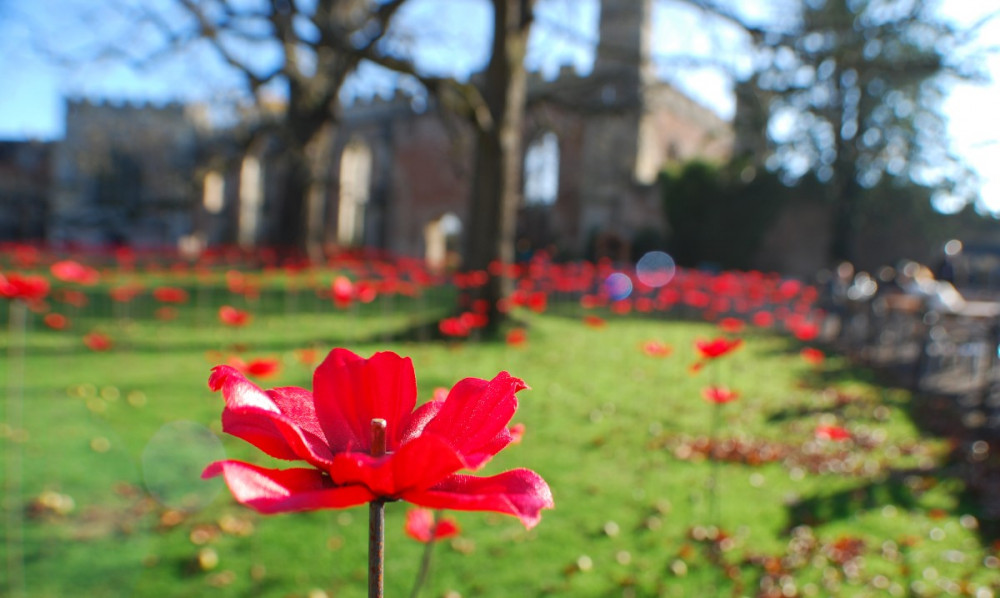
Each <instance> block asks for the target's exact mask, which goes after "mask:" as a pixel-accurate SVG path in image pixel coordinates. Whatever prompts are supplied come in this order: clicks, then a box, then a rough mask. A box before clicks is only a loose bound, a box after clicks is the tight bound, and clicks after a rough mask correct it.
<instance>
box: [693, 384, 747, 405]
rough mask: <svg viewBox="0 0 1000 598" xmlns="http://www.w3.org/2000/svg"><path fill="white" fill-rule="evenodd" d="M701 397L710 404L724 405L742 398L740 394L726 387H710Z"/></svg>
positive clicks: (702, 392)
mask: <svg viewBox="0 0 1000 598" xmlns="http://www.w3.org/2000/svg"><path fill="white" fill-rule="evenodd" d="M701 396H702V397H704V398H705V400H706V401H708V402H709V403H715V404H716V405H723V404H725V403H731V402H733V401H735V400H736V399H738V398H740V393H738V392H736V391H735V390H730V389H729V388H726V387H725V386H709V387H707V388H705V389H703V390H702V391H701Z"/></svg>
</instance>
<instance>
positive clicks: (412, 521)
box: [403, 508, 461, 544]
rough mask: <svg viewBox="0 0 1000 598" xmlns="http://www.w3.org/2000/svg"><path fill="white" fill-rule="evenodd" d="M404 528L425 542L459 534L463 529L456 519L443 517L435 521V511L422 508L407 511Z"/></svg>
mask: <svg viewBox="0 0 1000 598" xmlns="http://www.w3.org/2000/svg"><path fill="white" fill-rule="evenodd" d="M403 529H404V531H405V532H406V535H407V536H409V537H411V538H413V539H414V540H416V541H417V542H423V543H424V544H426V543H428V542H437V541H439V540H444V539H447V538H451V537H454V536H457V535H458V534H459V532H460V531H461V530H460V529H459V528H458V524H457V523H455V520H454V519H451V518H450V517H441V518H438V520H437V521H434V512H433V511H431V510H430V509H421V508H416V509H410V510H409V511H407V512H406V525H405V526H404V528H403Z"/></svg>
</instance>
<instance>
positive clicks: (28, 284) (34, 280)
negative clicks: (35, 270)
mask: <svg viewBox="0 0 1000 598" xmlns="http://www.w3.org/2000/svg"><path fill="white" fill-rule="evenodd" d="M48 294H49V281H48V280H47V279H46V278H45V277H43V276H37V275H21V274H18V273H16V272H8V273H7V274H0V297H5V298H7V299H20V300H22V301H27V302H32V301H39V300H41V299H42V298H44V297H45V296H46V295H48Z"/></svg>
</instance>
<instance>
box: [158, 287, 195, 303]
mask: <svg viewBox="0 0 1000 598" xmlns="http://www.w3.org/2000/svg"><path fill="white" fill-rule="evenodd" d="M153 298H154V299H156V300H157V301H159V302H160V303H184V302H185V301H187V300H188V293H187V291H185V290H184V289H179V288H177V287H158V288H156V289H153Z"/></svg>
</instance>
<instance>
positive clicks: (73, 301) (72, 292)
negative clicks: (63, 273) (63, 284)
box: [54, 289, 89, 307]
mask: <svg viewBox="0 0 1000 598" xmlns="http://www.w3.org/2000/svg"><path fill="white" fill-rule="evenodd" d="M54 295H55V298H56V299H57V300H59V301H61V302H63V303H66V304H67V305H72V306H73V307H85V306H86V305H87V303H88V302H89V300H88V299H87V295H86V293H84V292H83V291H78V290H76V289H59V290H58V291H56V292H55V294H54Z"/></svg>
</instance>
